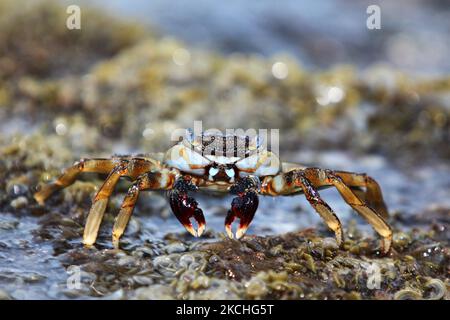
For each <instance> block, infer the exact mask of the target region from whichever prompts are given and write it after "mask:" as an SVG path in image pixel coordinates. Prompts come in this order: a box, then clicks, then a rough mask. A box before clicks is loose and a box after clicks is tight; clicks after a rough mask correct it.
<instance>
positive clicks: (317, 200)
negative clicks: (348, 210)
mask: <svg viewBox="0 0 450 320" xmlns="http://www.w3.org/2000/svg"><path fill="white" fill-rule="evenodd" d="M297 183H298V184H299V185H300V187H301V188H302V190H303V193H304V194H305V196H306V199H307V200H308V202H309V203H310V204H311V206H312V207H313V208H314V209H315V210H316V211H317V213H318V214H319V215H320V216H321V217H322V219H323V220H324V221H325V223H326V224H327V226H328V228H330V229H331V230H333V231H334V233H335V235H336V242H337V244H338V246H339V247H340V246H341V245H342V242H343V240H344V234H343V232H342V224H341V222H340V221H339V218H338V217H337V216H336V214H335V213H334V212H333V210H332V209H331V208H330V207H329V206H328V204H327V203H326V202H325V201H323V200H322V198H321V197H320V194H319V192H318V191H317V190H316V188H314V186H313V185H312V184H311V182H310V181H309V180H308V179H307V178H306V177H305V176H304V175H303V174H300V175H299V176H298V180H297Z"/></svg>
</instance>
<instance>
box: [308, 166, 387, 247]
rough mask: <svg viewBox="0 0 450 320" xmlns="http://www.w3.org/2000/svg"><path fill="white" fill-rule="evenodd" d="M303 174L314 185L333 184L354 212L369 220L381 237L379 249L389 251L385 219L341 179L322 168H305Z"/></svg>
mask: <svg viewBox="0 0 450 320" xmlns="http://www.w3.org/2000/svg"><path fill="white" fill-rule="evenodd" d="M304 173H305V176H306V177H308V178H309V179H310V180H311V181H314V184H315V185H316V186H325V185H328V186H329V185H332V186H334V187H335V188H336V189H337V190H338V191H339V193H340V194H341V196H342V198H343V199H344V200H345V202H347V203H348V204H349V205H350V206H351V207H352V208H353V209H355V211H356V212H358V213H359V214H360V215H361V216H362V217H363V218H364V219H366V220H367V222H369V223H370V224H371V225H372V226H373V228H374V229H375V231H376V232H377V233H378V234H379V235H380V236H381V237H382V242H381V250H382V251H383V252H384V253H387V252H389V250H390V247H391V244H392V230H391V228H390V226H389V225H388V224H387V223H386V221H385V220H384V219H383V218H382V216H381V215H380V214H378V213H377V212H376V211H375V210H374V209H372V208H371V207H369V206H368V205H367V204H365V203H364V202H363V201H362V200H361V199H360V198H358V196H357V195H356V194H355V193H354V192H353V191H352V189H351V188H350V187H349V186H347V185H346V184H345V183H344V181H343V179H342V178H341V177H339V176H338V175H336V174H334V173H333V172H332V171H330V170H323V169H316V168H311V169H305V170H304Z"/></svg>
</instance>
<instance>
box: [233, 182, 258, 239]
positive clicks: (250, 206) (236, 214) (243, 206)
mask: <svg viewBox="0 0 450 320" xmlns="http://www.w3.org/2000/svg"><path fill="white" fill-rule="evenodd" d="M258 204H259V200H258V195H257V194H256V192H254V191H248V192H243V193H239V194H238V196H237V197H236V198H234V199H233V202H232V203H231V209H230V210H228V214H227V216H226V218H225V230H226V232H227V234H228V236H229V237H230V238H233V232H232V230H231V224H232V223H233V221H234V220H235V219H236V218H239V219H240V222H239V228H238V230H237V231H236V239H239V238H241V237H242V236H243V235H244V234H245V232H246V231H247V229H248V227H249V226H250V223H251V222H252V220H253V217H254V216H255V212H256V210H257V209H258Z"/></svg>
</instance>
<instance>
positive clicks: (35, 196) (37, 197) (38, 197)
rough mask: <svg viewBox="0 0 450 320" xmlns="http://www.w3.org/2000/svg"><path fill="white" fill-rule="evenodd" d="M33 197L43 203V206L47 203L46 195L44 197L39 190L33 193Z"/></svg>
mask: <svg viewBox="0 0 450 320" xmlns="http://www.w3.org/2000/svg"><path fill="white" fill-rule="evenodd" d="M33 198H34V200H35V201H36V202H37V203H38V204H39V205H41V206H43V205H44V203H45V200H44V197H42V196H41V195H40V194H39V192H36V193H35V194H34V195H33Z"/></svg>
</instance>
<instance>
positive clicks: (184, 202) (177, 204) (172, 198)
mask: <svg viewBox="0 0 450 320" xmlns="http://www.w3.org/2000/svg"><path fill="white" fill-rule="evenodd" d="M169 202H170V207H171V208H172V211H173V213H174V214H175V216H176V217H177V219H178V221H180V222H181V224H182V225H183V226H184V227H185V228H186V230H187V231H188V232H189V233H190V234H192V235H193V236H194V237H200V236H201V235H202V234H203V231H205V226H206V221H205V216H204V215H203V211H202V209H200V208H198V203H197V201H195V199H194V198H192V197H189V196H188V195H187V193H185V192H181V191H178V190H173V191H172V192H171V193H170V195H169ZM191 218H194V219H195V221H196V222H197V225H198V228H197V230H195V229H194V227H193V226H192V223H191V220H190V219H191Z"/></svg>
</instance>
